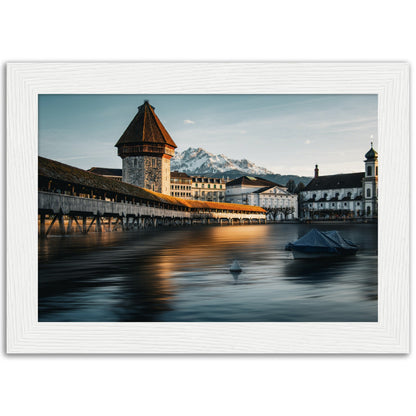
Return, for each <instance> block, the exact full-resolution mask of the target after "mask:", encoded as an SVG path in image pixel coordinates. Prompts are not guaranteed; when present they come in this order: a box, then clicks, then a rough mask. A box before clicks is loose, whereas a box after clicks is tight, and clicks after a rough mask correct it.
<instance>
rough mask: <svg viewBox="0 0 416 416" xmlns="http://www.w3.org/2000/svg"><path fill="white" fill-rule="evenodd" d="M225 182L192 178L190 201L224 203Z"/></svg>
mask: <svg viewBox="0 0 416 416" xmlns="http://www.w3.org/2000/svg"><path fill="white" fill-rule="evenodd" d="M225 187H226V180H225V179H223V178H208V177H206V176H192V199H195V200H200V201H213V202H224V199H225Z"/></svg>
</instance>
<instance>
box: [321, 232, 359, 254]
mask: <svg viewBox="0 0 416 416" xmlns="http://www.w3.org/2000/svg"><path fill="white" fill-rule="evenodd" d="M323 234H325V235H326V236H327V237H329V238H330V239H331V240H333V241H335V242H336V243H337V244H338V245H339V246H340V247H342V248H343V249H345V250H351V249H357V248H358V246H357V245H356V244H354V243H353V242H351V241H349V240H346V239H345V238H344V237H342V236H341V234H340V233H339V232H338V231H324V232H323Z"/></svg>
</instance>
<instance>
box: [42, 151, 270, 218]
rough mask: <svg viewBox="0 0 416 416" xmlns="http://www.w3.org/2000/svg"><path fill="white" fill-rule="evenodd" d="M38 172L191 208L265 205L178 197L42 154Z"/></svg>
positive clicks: (255, 209)
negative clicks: (92, 171) (45, 156)
mask: <svg viewBox="0 0 416 416" xmlns="http://www.w3.org/2000/svg"><path fill="white" fill-rule="evenodd" d="M38 159H39V162H38V175H39V176H43V177H45V178H48V179H54V180H57V181H60V182H66V183H71V184H74V185H79V186H85V187H88V188H94V189H99V190H103V191H107V192H113V193H116V194H120V195H129V196H132V197H136V198H139V199H142V200H148V201H153V202H160V203H164V204H168V205H177V206H183V207H188V208H207V209H219V210H229V211H245V212H258V213H264V212H265V210H264V209H263V208H261V207H256V206H251V205H242V204H229V203H220V202H207V201H193V200H187V199H182V198H176V197H173V196H170V195H164V194H161V193H158V192H154V191H150V190H148V189H144V188H140V187H138V186H135V185H131V184H129V183H125V182H119V181H117V180H115V179H112V178H108V177H105V176H100V175H97V174H94V173H91V172H88V171H86V170H83V169H79V168H76V167H74V166H70V165H66V164H64V163H60V162H57V161H55V160H51V159H46V158H44V157H40V156H39V158H38Z"/></svg>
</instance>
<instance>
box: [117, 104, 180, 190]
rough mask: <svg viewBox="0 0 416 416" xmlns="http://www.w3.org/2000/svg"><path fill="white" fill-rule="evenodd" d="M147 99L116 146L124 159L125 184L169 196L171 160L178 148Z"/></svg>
mask: <svg viewBox="0 0 416 416" xmlns="http://www.w3.org/2000/svg"><path fill="white" fill-rule="evenodd" d="M154 109H155V108H154V107H153V106H151V105H150V104H149V102H148V101H147V100H146V101H145V102H144V104H143V105H141V106H140V107H139V108H138V112H137V114H136V116H135V117H134V118H133V120H132V121H131V123H130V124H129V126H128V127H127V129H126V130H125V132H124V133H123V134H122V136H121V137H120V139H119V140H118V142H117V143H116V145H115V146H116V147H117V148H118V155H119V156H120V157H121V158H122V160H123V166H122V176H123V182H126V183H129V184H132V185H136V186H140V187H141V188H145V189H149V190H152V191H155V192H160V193H162V194H165V195H169V194H170V159H171V158H172V157H173V156H174V154H175V148H176V147H177V146H176V144H175V142H174V141H173V140H172V138H171V137H170V135H169V133H168V132H167V131H166V129H165V127H164V126H163V124H162V123H161V121H160V120H159V118H158V117H157V115H156V114H155V111H154Z"/></svg>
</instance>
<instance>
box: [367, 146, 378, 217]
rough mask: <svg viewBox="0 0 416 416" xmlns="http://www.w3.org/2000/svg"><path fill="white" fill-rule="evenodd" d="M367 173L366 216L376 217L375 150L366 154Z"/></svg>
mask: <svg viewBox="0 0 416 416" xmlns="http://www.w3.org/2000/svg"><path fill="white" fill-rule="evenodd" d="M364 163H365V172H364V178H363V202H364V215H365V216H366V217H375V216H377V214H378V212H377V211H378V203H377V201H378V153H377V152H376V151H375V150H374V148H373V142H371V149H370V150H369V151H368V152H367V153H366V154H365V161H364Z"/></svg>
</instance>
